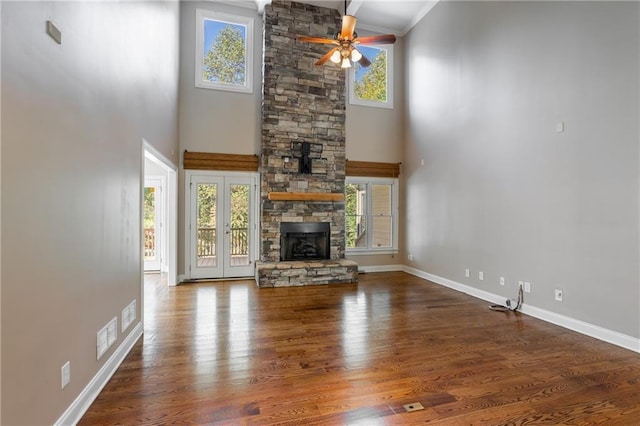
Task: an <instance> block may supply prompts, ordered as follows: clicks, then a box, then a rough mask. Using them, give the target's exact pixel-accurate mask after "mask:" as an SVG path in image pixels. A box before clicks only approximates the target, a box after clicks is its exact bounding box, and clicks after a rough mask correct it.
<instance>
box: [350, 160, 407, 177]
mask: <svg viewBox="0 0 640 426" xmlns="http://www.w3.org/2000/svg"><path fill="white" fill-rule="evenodd" d="M345 171H346V175H347V176H363V177H390V178H396V177H398V176H400V163H376V162H372V161H350V160H347V166H346V170H345Z"/></svg>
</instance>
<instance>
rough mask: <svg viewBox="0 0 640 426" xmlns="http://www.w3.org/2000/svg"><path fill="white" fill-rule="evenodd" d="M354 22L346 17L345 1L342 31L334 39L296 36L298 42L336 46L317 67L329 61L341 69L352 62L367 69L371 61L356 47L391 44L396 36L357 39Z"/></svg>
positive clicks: (354, 20) (385, 35)
mask: <svg viewBox="0 0 640 426" xmlns="http://www.w3.org/2000/svg"><path fill="white" fill-rule="evenodd" d="M356 21H357V20H356V17H355V16H351V15H347V0H345V1H344V16H343V17H342V29H341V30H340V32H338V33H336V36H335V38H333V39H330V38H320V37H308V36H298V41H305V42H307V43H322V44H333V45H335V46H336V47H334V48H333V49H331V50H329V51H328V52H327V53H326V54H325V55H324V56H323V57H322V58H320V59H319V60H318V61H317V62H316V65H318V66H319V65H322V64H324V63H325V62H327V61H328V60H331V62H333V63H335V64H340V66H341V67H342V68H349V67H351V63H352V62H358V63H359V64H360V66H362V67H368V66H369V65H371V61H369V60H368V59H367V58H366V57H365V56H364V55H363V54H362V52H360V51H359V50H358V49H357V46H358V45H365V44H393V43H395V42H396V36H395V35H393V34H384V35H374V36H367V37H358V33H356V32H355V28H356Z"/></svg>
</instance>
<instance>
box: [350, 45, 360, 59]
mask: <svg viewBox="0 0 640 426" xmlns="http://www.w3.org/2000/svg"><path fill="white" fill-rule="evenodd" d="M360 59H362V53H360V51H359V50H358V49H355V48H354V49H353V50H351V60H352V61H353V62H358V61H359V60H360Z"/></svg>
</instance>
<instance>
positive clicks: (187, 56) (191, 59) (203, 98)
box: [178, 1, 262, 274]
mask: <svg viewBox="0 0 640 426" xmlns="http://www.w3.org/2000/svg"><path fill="white" fill-rule="evenodd" d="M196 9H208V10H214V11H217V12H222V13H228V14H233V15H241V16H247V17H250V18H253V19H254V23H253V32H254V46H253V93H238V92H229V91H224V90H212V89H203V88H199V87H195V51H196ZM261 103H262V17H261V16H260V15H258V12H257V10H252V9H248V8H245V7H235V6H232V5H228V4H214V3H213V2H208V1H203V2H196V1H183V2H180V170H179V174H178V180H179V182H178V274H184V273H185V266H184V265H185V262H184V253H185V250H186V248H185V237H184V234H185V233H184V226H185V225H184V223H185V218H184V211H185V206H184V203H185V191H184V190H183V188H184V169H183V168H182V153H183V152H184V151H185V150H187V151H196V152H215V153H223V154H246V155H253V154H256V155H258V154H260V151H261V144H260V143H261V141H262V139H261V120H260V105H261Z"/></svg>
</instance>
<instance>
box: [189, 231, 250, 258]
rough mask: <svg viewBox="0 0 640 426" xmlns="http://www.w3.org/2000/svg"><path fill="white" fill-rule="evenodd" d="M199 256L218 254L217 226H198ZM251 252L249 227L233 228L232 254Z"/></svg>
mask: <svg viewBox="0 0 640 426" xmlns="http://www.w3.org/2000/svg"><path fill="white" fill-rule="evenodd" d="M197 248H198V257H206V256H215V255H216V228H198V246H197ZM248 253H249V229H248V228H231V255H232V256H233V255H246V254H248Z"/></svg>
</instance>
